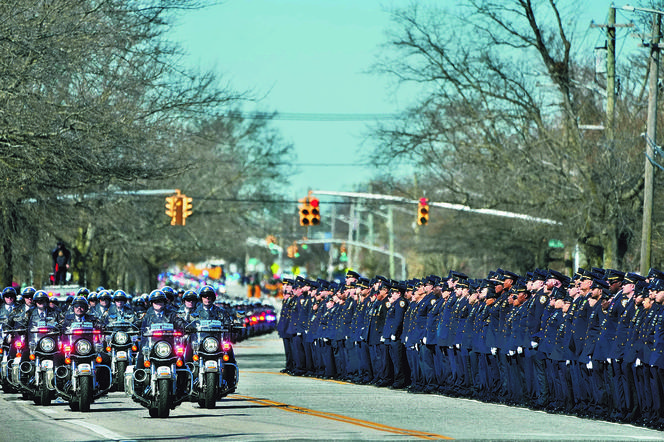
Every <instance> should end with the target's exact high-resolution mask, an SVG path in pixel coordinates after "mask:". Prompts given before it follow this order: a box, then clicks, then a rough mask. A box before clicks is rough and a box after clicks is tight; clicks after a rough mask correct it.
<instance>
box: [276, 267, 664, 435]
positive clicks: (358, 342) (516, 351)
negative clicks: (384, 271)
mask: <svg viewBox="0 0 664 442" xmlns="http://www.w3.org/2000/svg"><path fill="white" fill-rule="evenodd" d="M282 282H283V292H284V299H283V306H282V310H281V315H280V318H279V322H278V324H277V330H278V332H279V335H280V337H281V338H282V339H283V343H284V349H285V354H286V368H285V369H284V370H283V372H286V373H289V374H292V375H297V376H315V377H320V378H326V379H339V380H345V381H349V382H355V383H359V384H373V385H376V386H379V387H389V388H392V389H406V390H407V391H408V392H411V393H437V394H443V395H447V396H454V397H466V398H474V399H479V400H482V401H489V402H497V403H504V404H510V405H520V406H527V407H530V408H532V409H539V410H545V411H548V412H556V413H566V414H574V415H578V416H582V417H592V418H599V419H605V420H611V421H616V422H630V423H635V424H640V425H646V426H649V427H653V428H659V429H664V407H662V405H663V404H662V400H664V391H663V379H664V378H663V375H664V321H663V320H662V316H663V314H664V307H662V304H663V303H664V273H662V272H661V271H659V270H657V269H650V272H649V273H648V275H647V276H642V275H639V274H637V273H624V272H621V271H618V270H614V269H600V268H592V269H591V270H586V269H582V268H579V269H578V270H577V272H576V273H575V274H574V275H573V277H571V278H570V277H568V276H565V275H563V274H561V273H560V272H557V271H555V270H542V269H536V270H535V271H533V272H528V273H527V274H526V275H524V276H521V275H518V274H515V273H513V272H510V271H506V270H503V269H497V270H496V271H492V272H490V273H489V275H488V276H487V277H486V278H484V279H470V278H468V277H467V276H466V275H465V274H463V273H460V272H456V271H450V272H449V274H448V276H447V277H446V278H441V277H439V276H435V275H431V276H428V277H425V278H422V279H412V280H407V281H395V280H388V279H387V278H385V277H382V276H375V277H374V278H372V279H368V278H365V277H362V276H360V275H359V274H357V273H356V272H352V271H349V272H348V273H347V275H346V278H345V281H344V282H342V283H339V284H336V283H333V282H329V281H326V280H322V279H318V280H316V281H312V280H307V279H304V278H301V277H297V278H296V279H295V280H292V279H284V280H283V281H282Z"/></svg>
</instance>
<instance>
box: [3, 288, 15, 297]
mask: <svg viewBox="0 0 664 442" xmlns="http://www.w3.org/2000/svg"><path fill="white" fill-rule="evenodd" d="M2 297H3V298H14V299H16V289H15V288H14V287H5V289H4V290H3V291H2Z"/></svg>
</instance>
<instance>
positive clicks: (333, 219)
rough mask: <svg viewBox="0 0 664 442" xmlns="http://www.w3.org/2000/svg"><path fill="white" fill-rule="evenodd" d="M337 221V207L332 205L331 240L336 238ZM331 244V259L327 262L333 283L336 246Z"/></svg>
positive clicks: (328, 275) (328, 273) (329, 279)
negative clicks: (335, 226) (335, 227)
mask: <svg viewBox="0 0 664 442" xmlns="http://www.w3.org/2000/svg"><path fill="white" fill-rule="evenodd" d="M336 221H337V206H336V204H332V218H331V222H332V228H331V234H330V237H331V239H333V238H334V225H335V223H336ZM329 244H330V257H329V258H328V261H327V280H328V281H332V273H333V270H334V269H333V265H334V251H335V250H336V249H335V246H334V245H333V243H329Z"/></svg>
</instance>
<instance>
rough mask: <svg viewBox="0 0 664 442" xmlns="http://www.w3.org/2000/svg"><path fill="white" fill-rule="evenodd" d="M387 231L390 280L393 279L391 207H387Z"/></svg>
mask: <svg viewBox="0 0 664 442" xmlns="http://www.w3.org/2000/svg"><path fill="white" fill-rule="evenodd" d="M387 230H388V235H389V238H388V239H389V244H390V278H394V271H395V270H394V221H393V220H392V205H389V206H387Z"/></svg>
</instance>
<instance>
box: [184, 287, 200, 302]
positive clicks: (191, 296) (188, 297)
mask: <svg viewBox="0 0 664 442" xmlns="http://www.w3.org/2000/svg"><path fill="white" fill-rule="evenodd" d="M182 299H184V300H185V301H198V295H197V294H196V292H195V291H193V290H187V291H186V292H184V295H182Z"/></svg>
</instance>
